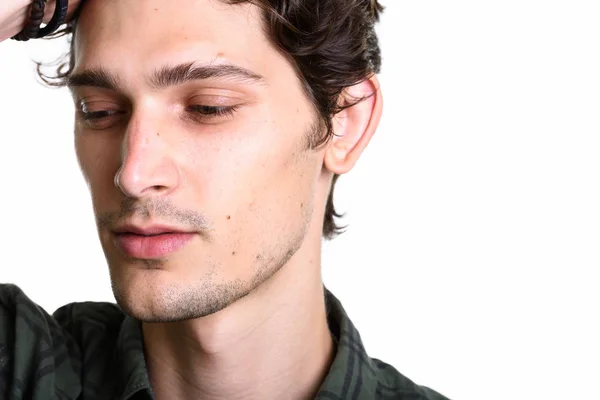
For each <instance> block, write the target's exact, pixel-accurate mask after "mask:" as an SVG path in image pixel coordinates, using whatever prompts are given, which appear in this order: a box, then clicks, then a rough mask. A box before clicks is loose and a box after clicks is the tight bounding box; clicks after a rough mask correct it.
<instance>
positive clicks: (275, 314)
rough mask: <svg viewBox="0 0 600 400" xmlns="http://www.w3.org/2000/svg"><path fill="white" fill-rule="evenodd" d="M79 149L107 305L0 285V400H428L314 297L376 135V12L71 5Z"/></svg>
mask: <svg viewBox="0 0 600 400" xmlns="http://www.w3.org/2000/svg"><path fill="white" fill-rule="evenodd" d="M79 11H80V12H79V16H78V18H77V19H76V20H75V21H73V22H72V26H71V29H72V30H73V35H74V36H73V42H72V49H71V54H70V60H69V63H68V70H67V72H66V73H64V74H63V75H61V76H59V82H58V83H59V84H66V85H67V86H68V87H69V89H70V90H71V92H72V95H73V99H74V102H75V105H76V110H77V111H76V118H75V142H76V151H77V156H78V159H79V163H80V166H81V169H82V172H83V175H84V177H85V179H86V181H87V183H88V185H89V188H90V191H91V195H92V200H93V206H94V212H95V215H96V219H97V225H98V232H99V237H100V241H101V244H102V247H103V250H104V252H105V255H106V259H107V261H108V266H109V270H110V276H111V282H112V288H113V292H114V295H115V298H116V300H117V304H118V306H117V305H113V304H108V303H80V304H76V303H75V304H69V305H67V306H64V307H62V308H60V309H59V310H58V311H56V313H54V315H53V316H49V315H47V314H46V313H44V312H43V310H42V309H41V308H39V307H37V306H36V305H35V303H33V302H32V301H31V300H30V299H29V298H28V297H26V296H25V294H23V293H22V292H21V291H20V290H19V289H18V287H16V286H13V285H0V322H1V325H0V326H1V330H0V394H1V397H2V398H5V397H6V398H10V399H54V398H57V399H70V400H71V399H72V400H75V399H121V400H127V399H129V400H134V399H135V400H142V399H152V398H155V399H159V400H162V399H312V398H317V399H365V400H366V399H444V397H443V396H441V395H439V394H438V393H436V392H434V391H433V390H430V389H428V388H426V387H421V386H418V385H415V384H414V383H412V382H411V381H410V380H409V379H407V378H405V377H404V376H402V375H401V374H400V373H398V372H397V371H396V370H395V369H394V368H393V367H391V366H389V365H387V364H385V363H383V362H381V361H379V360H375V359H370V358H369V357H368V356H367V354H366V353H365V350H364V348H363V347H362V344H361V341H360V337H359V335H358V332H357V331H356V329H355V328H354V326H353V325H352V323H351V322H350V320H349V319H348V317H347V316H346V314H345V313H344V310H343V308H342V306H341V304H340V303H339V302H338V301H337V300H336V298H335V297H334V296H333V295H332V294H331V293H329V292H328V291H327V290H326V289H324V287H323V284H322V281H321V271H320V256H321V239H322V237H323V236H325V237H326V238H331V237H333V236H334V235H335V234H336V233H338V232H339V228H338V227H337V226H336V225H335V222H334V220H333V218H334V217H335V216H336V213H335V210H334V208H333V203H332V201H333V200H332V199H333V197H332V191H333V185H334V184H335V179H336V177H337V175H339V174H344V173H346V172H348V171H349V170H350V169H351V168H352V167H353V165H354V164H355V162H356V160H357V159H358V157H359V156H360V154H361V153H362V151H363V150H364V149H365V147H366V146H367V144H368V143H369V140H370V139H371V137H372V135H373V134H374V133H375V130H376V128H377V125H378V122H379V118H380V115H381V109H382V95H381V91H380V90H379V84H378V81H377V77H376V75H375V73H376V72H378V70H379V65H380V55H379V47H378V44H377V38H376V36H375V32H374V28H373V27H374V24H375V23H376V21H377V20H378V15H379V12H380V11H381V6H380V5H379V4H378V3H377V1H376V0H322V1H308V0H307V1H300V0H297V1H285V0H280V1H275V0H271V1H254V2H249V1H243V0H241V1H240V0H237V1H224V0H178V1H177V2H164V1H158V0H146V1H144V2H140V1H137V0H102V1H101V0H87V1H85V2H84V3H83V4H82V6H81V9H80V10H79Z"/></svg>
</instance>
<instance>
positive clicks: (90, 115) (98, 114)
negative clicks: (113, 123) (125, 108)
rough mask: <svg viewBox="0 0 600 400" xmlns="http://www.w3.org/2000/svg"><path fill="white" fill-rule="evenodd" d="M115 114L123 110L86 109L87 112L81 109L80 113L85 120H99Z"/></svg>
mask: <svg viewBox="0 0 600 400" xmlns="http://www.w3.org/2000/svg"><path fill="white" fill-rule="evenodd" d="M117 114H123V112H121V111H115V110H102V111H88V112H85V111H81V115H82V117H83V119H84V120H86V121H91V120H100V119H103V118H108V117H112V116H113V115H117Z"/></svg>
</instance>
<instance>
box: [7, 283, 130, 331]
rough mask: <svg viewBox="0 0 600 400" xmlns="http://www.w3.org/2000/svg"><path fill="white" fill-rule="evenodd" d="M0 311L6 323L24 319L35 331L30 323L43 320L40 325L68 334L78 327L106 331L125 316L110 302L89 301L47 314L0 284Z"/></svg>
mask: <svg viewBox="0 0 600 400" xmlns="http://www.w3.org/2000/svg"><path fill="white" fill-rule="evenodd" d="M0 312H1V313H2V314H1V315H3V316H5V317H6V318H5V319H7V320H9V321H10V320H13V322H16V320H17V319H23V320H25V321H26V322H27V325H29V326H31V327H32V329H33V330H34V331H39V329H35V328H33V326H32V324H31V323H33V325H35V324H36V321H37V322H42V321H43V325H50V327H51V326H53V325H58V326H59V327H61V328H63V329H64V330H66V331H68V332H71V331H77V330H78V329H81V327H82V326H85V327H86V328H89V329H94V328H98V329H103V330H106V329H107V328H108V329H110V328H111V327H118V326H120V324H121V323H122V322H123V319H124V317H125V313H124V312H123V311H122V310H121V309H120V308H119V306H117V305H116V304H114V303H109V302H92V301H86V302H73V303H69V304H66V305H64V306H62V307H59V308H58V309H57V310H56V311H55V312H54V313H52V315H49V314H48V313H47V312H46V311H45V310H44V309H43V308H42V307H40V306H39V305H38V304H37V303H35V302H34V301H33V300H31V299H30V298H29V297H28V296H27V295H26V294H25V293H24V292H23V290H21V288H20V287H18V286H16V285H13V284H0ZM3 326H6V325H3Z"/></svg>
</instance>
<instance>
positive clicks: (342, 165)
mask: <svg viewBox="0 0 600 400" xmlns="http://www.w3.org/2000/svg"><path fill="white" fill-rule="evenodd" d="M341 99H342V100H341V101H342V104H341V105H342V106H344V105H348V104H353V103H356V101H357V100H358V99H363V100H362V101H359V102H358V103H356V104H354V105H351V106H350V107H348V108H346V109H344V110H343V111H341V112H340V113H338V114H337V115H335V116H334V117H333V121H332V122H333V132H334V137H333V139H332V140H331V142H330V144H329V146H328V148H327V151H326V153H325V158H324V163H325V167H326V168H327V169H328V170H329V171H331V172H333V173H334V174H338V175H341V174H345V173H347V172H348V171H350V170H351V169H352V168H353V167H354V165H355V164H356V162H357V161H358V158H359V157H360V155H361V154H362V152H363V151H364V149H365V148H366V147H367V145H368V144H369V141H370V140H371V137H373V134H374V133H375V131H376V129H377V126H378V125H379V120H380V119H381V112H382V108H383V98H382V95H381V89H380V87H379V81H378V79H377V77H376V76H375V75H373V76H372V77H371V78H369V79H367V80H365V81H363V82H361V83H359V84H356V85H354V86H351V87H348V88H346V90H345V91H344V93H343V94H342V96H341Z"/></svg>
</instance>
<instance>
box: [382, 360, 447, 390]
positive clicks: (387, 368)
mask: <svg viewBox="0 0 600 400" xmlns="http://www.w3.org/2000/svg"><path fill="white" fill-rule="evenodd" d="M370 360H371V363H372V365H373V367H374V369H375V371H376V373H375V374H376V376H377V388H376V393H377V396H378V398H382V399H407V400H408V399H410V400H449V399H448V398H447V397H445V396H443V395H442V394H440V393H438V392H436V391H435V390H433V389H430V388H428V387H427V386H422V385H418V384H416V383H414V382H413V381H412V380H410V379H409V378H407V377H406V376H404V375H402V374H401V373H400V372H398V370H397V369H396V368H394V367H393V366H391V365H390V364H387V363H385V362H383V361H381V360H379V359H377V358H371V359H370Z"/></svg>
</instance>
